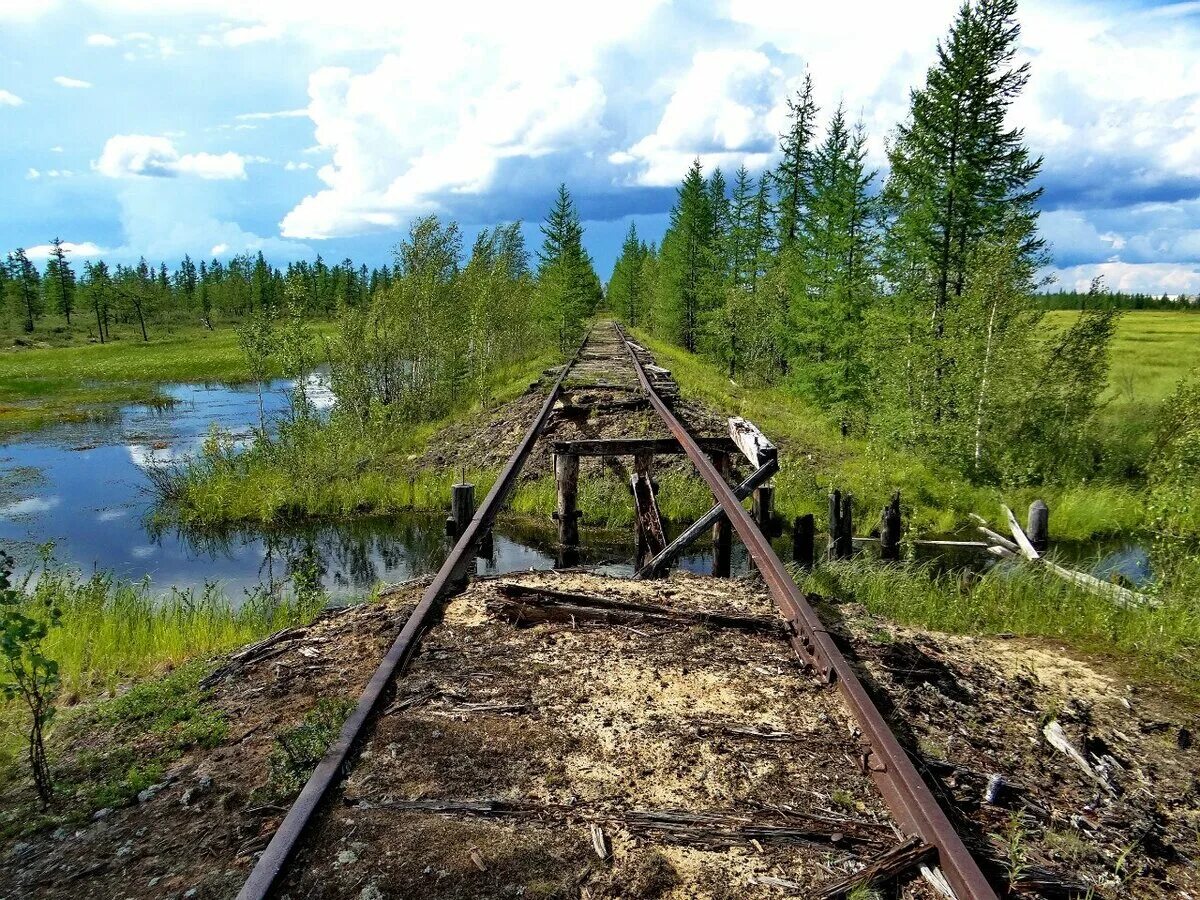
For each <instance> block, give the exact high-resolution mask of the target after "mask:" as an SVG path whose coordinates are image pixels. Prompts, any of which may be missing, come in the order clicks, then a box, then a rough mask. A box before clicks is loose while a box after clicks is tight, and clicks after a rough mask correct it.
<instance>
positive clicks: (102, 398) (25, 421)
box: [0, 325, 330, 435]
mask: <svg viewBox="0 0 1200 900" xmlns="http://www.w3.org/2000/svg"><path fill="white" fill-rule="evenodd" d="M329 327H330V326H318V327H317V331H318V333H322V332H323V331H325V330H327V329H328V328H329ZM276 374H277V373H276ZM248 380H250V370H249V368H248V367H247V363H246V357H245V354H244V353H243V352H242V350H241V348H240V347H239V346H238V342H237V334H236V332H235V331H234V329H233V327H232V326H229V325H226V326H223V327H220V328H218V329H217V330H215V331H210V330H208V329H206V328H201V327H187V328H178V329H175V330H173V331H171V332H167V333H163V334H160V335H158V336H156V337H152V339H151V340H150V341H149V342H143V341H142V340H141V339H140V338H137V339H135V338H134V337H133V336H132V334H129V335H126V336H124V337H123V338H122V339H121V340H117V341H112V342H110V343H106V344H99V343H95V344H91V343H88V344H82V345H80V344H72V345H67V346H33V347H18V348H15V349H9V350H3V351H0V435H4V434H13V433H15V432H19V431H29V430H33V429H36V428H40V427H43V426H45V425H48V424H52V423H54V422H62V421H83V420H88V419H94V418H98V417H103V416H105V415H110V414H111V413H112V405H113V404H116V403H146V404H150V405H154V404H162V403H166V402H169V401H168V399H167V398H166V396H165V395H163V394H162V393H161V392H160V391H159V390H157V388H156V387H155V385H158V384H163V383H166V382H180V381H182V382H212V381H219V382H229V383H233V382H244V381H248Z"/></svg>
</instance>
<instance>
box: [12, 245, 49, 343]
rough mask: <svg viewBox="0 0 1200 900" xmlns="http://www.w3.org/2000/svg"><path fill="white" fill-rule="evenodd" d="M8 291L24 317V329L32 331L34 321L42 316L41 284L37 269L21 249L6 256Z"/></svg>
mask: <svg viewBox="0 0 1200 900" xmlns="http://www.w3.org/2000/svg"><path fill="white" fill-rule="evenodd" d="M8 281H9V289H10V291H12V292H13V294H14V295H15V297H16V301H17V304H18V305H19V307H20V309H21V313H22V315H24V317H25V324H24V328H25V331H27V332H32V331H33V325H34V321H35V320H36V319H37V318H38V316H40V315H41V314H42V304H41V284H40V279H39V278H38V272H37V269H36V268H35V267H34V265H33V263H32V262H30V261H29V257H28V256H26V255H25V250H24V248H23V247H18V248H17V249H16V250H14V251H13V252H12V253H10V254H8Z"/></svg>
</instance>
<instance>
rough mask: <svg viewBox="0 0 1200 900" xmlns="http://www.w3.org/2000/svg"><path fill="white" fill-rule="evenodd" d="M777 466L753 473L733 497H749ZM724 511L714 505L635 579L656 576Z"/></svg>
mask: <svg viewBox="0 0 1200 900" xmlns="http://www.w3.org/2000/svg"><path fill="white" fill-rule="evenodd" d="M778 468H779V465H778V463H777V462H776V461H775V460H771V461H770V462H768V463H767V464H766V465H765V466H763V467H762V468H760V469H758V470H757V471H755V472H753V473H752V474H751V475H750V477H748V478H747V479H746V480H745V481H743V482H742V483H741V484H739V485H738V486H737V487H736V488H734V489H733V493H734V496H736V497H737V498H738V499H739V500H744V499H745V498H746V497H749V496H750V493H751V491H753V490H754V488H755V487H756V486H757V485H759V484H761V483H762V482H763V481H765V480H766V479H768V478H770V477H771V476H772V475H774V474H775V473H776V471H778ZM724 516H725V511H724V510H723V509H722V508H721V504H719V503H718V504H716V505H715V506H713V508H712V509H710V510H709V511H708V512H706V513H705V514H704V515H702V516H701V517H700V518H699V519H697V520H696V521H695V522H693V523H692V524H691V525H689V526H688V527H687V528H686V529H685V530H684V531H683V533H682V534H680V535H679V537H677V538H675V540H673V541H671V543H670V544H669V545H668V546H667V547H664V548H663V551H662V553H660V554H658V555H657V556H656V557H654V559H652V560H650V561H649V562H648V563H646V564H645V565H644V566H643V567H642V568H641V569H640V570H639V571H638V573H637V575H635V576H634V577H635V578H647V577H650V576H651V575H653V574H657V573H658V571H659V569H660V567H661V566H664V565H666V564H667V563H670V562H671V561H672V560H674V559H676V558H678V557H679V555H680V554H681V553H682V552H683V551H684V550H685V549H687V548H688V547H689V546H691V544H692V543H693V542H694V541H695V540H696V539H697V538H699V537H700V535H701V534H703V533H704V531H705V530H706V529H707V528H708V527H709V526H710V525H713V524H714V523H715V522H716V521H717V520H718V519H721V518H724Z"/></svg>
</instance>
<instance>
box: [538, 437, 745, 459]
mask: <svg viewBox="0 0 1200 900" xmlns="http://www.w3.org/2000/svg"><path fill="white" fill-rule="evenodd" d="M697 443H699V444H700V446H701V447H702V448H704V451H705V452H706V453H710V454H713V455H715V454H717V453H735V452H737V446H736V445H735V444H734V443H733V441H732V440H730V439H729V438H726V437H702V438H697ZM552 447H553V449H554V452H555V453H570V454H573V455H575V456H636V455H637V454H639V453H649V454H652V455H654V456H662V455H670V454H675V455H679V454H682V453H683V452H684V450H683V448H682V447H681V446H680V445H679V441H677V440H675V438H589V439H585V440H578V441H555V442H554V443H553V444H552Z"/></svg>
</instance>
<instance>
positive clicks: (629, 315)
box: [607, 222, 646, 326]
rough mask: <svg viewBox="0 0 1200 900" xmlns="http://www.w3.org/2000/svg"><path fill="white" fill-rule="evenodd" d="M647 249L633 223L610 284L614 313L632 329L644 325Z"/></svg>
mask: <svg viewBox="0 0 1200 900" xmlns="http://www.w3.org/2000/svg"><path fill="white" fill-rule="evenodd" d="M645 254H646V245H645V244H643V243H642V242H641V241H640V240H638V233H637V225H636V224H635V223H633V222H630V223H629V231H628V232H627V233H626V234H625V241H624V243H623V244H622V245H621V255H620V256H618V257H617V261H616V262H615V263H614V264H613V271H612V276H611V277H610V278H609V280H608V293H607V296H608V304H609V307H610V308H611V309H612V311H613V312H614V313H616V314H617V315H619V316H620V317H621V318H623V319H624V320H625V321H626V322H628V323H629V325H630V326H637V325H638V324H641V316H642V313H643V309H642V302H643V298H644V295H645V289H644V287H643V282H642V266H643V258H644V256H645Z"/></svg>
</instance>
